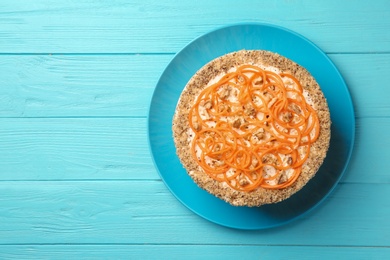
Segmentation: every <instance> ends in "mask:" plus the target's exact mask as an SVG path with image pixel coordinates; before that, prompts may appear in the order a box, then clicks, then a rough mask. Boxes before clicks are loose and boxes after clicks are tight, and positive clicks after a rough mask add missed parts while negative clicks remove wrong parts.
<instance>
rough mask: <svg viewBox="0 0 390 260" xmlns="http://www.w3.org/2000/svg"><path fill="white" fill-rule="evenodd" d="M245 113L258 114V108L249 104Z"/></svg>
mask: <svg viewBox="0 0 390 260" xmlns="http://www.w3.org/2000/svg"><path fill="white" fill-rule="evenodd" d="M245 114H246V115H248V116H256V109H254V108H253V107H251V106H249V107H247V108H246V109H245Z"/></svg>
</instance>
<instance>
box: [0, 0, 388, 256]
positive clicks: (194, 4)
mask: <svg viewBox="0 0 390 260" xmlns="http://www.w3.org/2000/svg"><path fill="white" fill-rule="evenodd" d="M238 22H264V23H269V24H275V25H279V26H283V27H286V28H288V29H291V30H293V31H295V32H297V33H300V34H302V35H303V36H305V37H307V38H308V39H310V40H311V41H313V42H314V43H315V44H316V45H317V46H319V47H320V48H321V49H322V50H323V51H324V52H326V54H327V55H328V56H329V57H330V59H331V60H332V61H333V62H334V63H335V65H336V66H337V68H338V69H339V71H340V72H341V74H342V75H343V77H344V79H345V82H346V84H347V85H348V88H349V91H350V93H351V96H352V100H353V103H354V106H355V112H356V140H355V148H354V152H353V155H352V159H351V162H350V164H349V167H348V169H347V171H346V173H345V175H344V177H343V178H342V180H341V182H340V183H339V185H338V186H337V187H336V189H335V190H334V192H333V193H332V194H331V195H330V196H329V197H328V199H327V200H326V201H325V202H324V203H323V204H322V205H321V206H320V207H318V208H316V209H315V210H314V211H312V212H311V213H310V214H308V215H305V216H304V217H302V218H300V219H299V220H297V221H294V222H292V223H290V224H288V225H284V226H281V227H278V228H273V229H266V230H258V231H243V230H236V229H230V228H226V227H222V226H219V225H216V224H214V223H211V222H209V221H207V220H205V219H203V218H201V217H199V216H198V215H196V214H194V213H193V212H192V211H190V210H188V209H187V208H186V207H185V206H183V205H182V204H181V203H180V202H179V201H178V200H177V199H176V198H175V197H174V196H173V195H172V194H171V193H170V192H169V190H168V189H167V187H166V186H165V184H164V183H163V181H162V180H161V178H160V176H159V175H158V173H157V171H156V169H155V167H154V165H153V162H152V158H151V155H150V152H149V148H148V141H147V138H148V137H147V113H148V107H149V102H150V99H151V96H152V93H153V90H154V88H155V86H156V83H157V81H158V78H159V76H160V75H161V73H162V72H163V70H164V68H165V67H166V66H167V65H168V63H169V62H170V60H171V59H172V58H173V57H174V55H175V54H176V53H177V52H179V51H180V50H181V49H182V48H183V47H184V46H185V45H186V44H187V43H189V42H190V41H191V40H193V39H194V38H196V37H198V36H200V35H202V34H204V33H206V32H208V31H210V30H214V29H216V28H219V27H221V26H225V25H229V24H234V23H238ZM389 28H390V4H389V2H388V1H386V0H383V1H339V0H332V1H330V0H328V1H299V0H285V1H276V0H275V1H240V3H239V2H238V1H235V2H233V1H232V2H230V3H229V2H226V1H204V0H197V1H162V2H159V1H138V2H137V1H124V0H123V1H120V0H118V1H108V0H107V1H103V0H101V1H80V0H77V1H76V0H68V1H50V0H36V1H20V0H19V1H13V0H3V1H1V3H0V54H1V58H0V117H1V118H0V158H1V160H0V194H1V196H0V258H1V259H6V258H15V259H25V258H53V259H60V258H64V259H71V258H75V259H83V258H104V259H109V258H115V259H116V258H125V259H128V258H133V259H145V258H151V259H161V258H164V259H172V258H176V259H181V258H185V259H189V258H194V259H201V258H205V257H213V258H217V257H221V258H222V257H223V258H225V259H226V258H227V259H237V258H238V257H239V258H241V259H247V258H250V257H252V258H257V259H296V258H299V259H312V258H314V257H315V258H316V259H319V258H323V259H331V258H335V259H341V258H343V259H345V258H349V259H370V258H371V259H382V258H384V257H386V256H387V257H389V256H390V221H389V218H390V199H389V198H390V173H389V170H388V166H389V159H390V149H388V147H390V138H389V132H390V118H389V112H390V106H389V104H390V103H389V97H390V96H389V95H390V90H389V89H390V88H389V82H390V73H389V71H390V55H389V53H390V31H389Z"/></svg>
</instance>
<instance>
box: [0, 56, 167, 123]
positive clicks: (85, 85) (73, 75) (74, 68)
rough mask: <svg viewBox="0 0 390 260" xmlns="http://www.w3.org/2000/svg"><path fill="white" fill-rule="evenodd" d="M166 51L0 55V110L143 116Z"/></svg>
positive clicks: (50, 114) (34, 114)
mask: <svg viewBox="0 0 390 260" xmlns="http://www.w3.org/2000/svg"><path fill="white" fill-rule="evenodd" d="M171 58H172V56H171V55H169V56H166V55H159V56H155V55H143V56H140V55H122V56H116V55H109V56H107V55H101V56H100V55H92V56H91V55H88V56H83V55H77V56H74V55H71V56H68V55H60V56H56V55H32V56H29V55H28V56H24V55H22V56H14V55H3V56H0V71H1V72H2V73H1V75H2V77H0V86H1V87H0V116H2V117H53V116H57V117H58V116H61V117H64V116H73V117H80V116H146V114H147V111H148V107H149V101H150V99H151V96H152V93H153V90H154V87H155V85H156V83H157V80H158V78H159V76H160V75H161V73H162V71H163V70H164V68H165V66H166V65H167V64H168V62H169V60H170V59H171Z"/></svg>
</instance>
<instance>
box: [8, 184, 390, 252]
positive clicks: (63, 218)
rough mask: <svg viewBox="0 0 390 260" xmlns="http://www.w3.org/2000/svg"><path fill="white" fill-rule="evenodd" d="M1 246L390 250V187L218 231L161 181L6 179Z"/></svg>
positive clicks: (340, 191)
mask: <svg viewBox="0 0 390 260" xmlns="http://www.w3.org/2000/svg"><path fill="white" fill-rule="evenodd" d="M0 193H1V194H2V196H1V197H0V222H1V225H0V244H3V245H7V244H8V245H9V244H22V245H23V244H37V245H39V244H42V243H44V244H80V243H81V244H95V243H99V244H100V243H103V244H105V243H109V244H118V243H120V244H122V243H125V244H137V245H143V244H166V245H172V244H177V245H193V244H201V245H209V244H222V245H261V246H271V245H276V246H278V245H295V246H299V245H310V246H364V247H372V246H375V247H378V246H381V247H389V246H390V237H389V236H388V234H389V232H390V223H389V221H388V219H389V217H390V211H389V208H390V201H389V200H388V199H387V198H389V196H390V185H389V184H342V185H340V186H339V187H338V188H337V189H336V190H335V192H334V193H333V194H332V196H330V197H329V198H328V200H327V201H326V202H325V203H324V204H323V205H322V206H321V207H319V208H317V209H316V210H315V211H313V212H311V213H310V214H309V215H307V216H305V217H304V218H302V219H301V220H299V221H295V222H293V223H290V224H289V225H287V226H283V227H280V228H275V229H269V230H265V231H254V232H250V231H240V230H233V229H228V228H224V227H221V226H218V225H216V224H213V223H210V222H208V221H206V220H204V219H202V218H200V217H199V216H197V215H195V214H193V213H192V212H191V211H189V210H188V209H187V208H185V207H184V206H183V205H181V204H180V203H179V202H178V201H177V200H176V199H175V198H174V197H173V196H172V195H171V194H170V192H169V191H168V189H167V188H166V187H165V185H164V184H163V183H162V182H160V181H127V182H125V181H111V182H108V181H104V182H102V181H85V182H0Z"/></svg>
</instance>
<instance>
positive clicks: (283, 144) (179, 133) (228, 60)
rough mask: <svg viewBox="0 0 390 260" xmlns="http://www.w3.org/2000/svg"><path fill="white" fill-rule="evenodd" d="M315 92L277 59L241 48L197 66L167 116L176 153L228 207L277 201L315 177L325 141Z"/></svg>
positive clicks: (306, 77)
mask: <svg viewBox="0 0 390 260" xmlns="http://www.w3.org/2000/svg"><path fill="white" fill-rule="evenodd" d="M330 125H331V121H330V114H329V109H328V105H327V102H326V99H325V97H324V95H323V93H322V91H321V88H320V86H319V85H318V83H317V82H316V80H315V79H314V78H313V77H312V76H311V74H310V73H309V72H308V71H307V70H306V69H305V68H303V67H302V66H300V65H298V64H297V63H295V62H293V61H292V60H290V59H288V58H286V57H283V56H281V55H279V54H276V53H272V52H269V51H263V50H241V51H237V52H232V53H228V54H226V55H224V56H221V57H218V58H216V59H214V60H212V61H211V62H209V63H208V64H206V65H205V66H203V67H202V68H201V69H200V70H199V71H198V72H197V73H196V74H195V75H194V76H193V77H192V78H191V79H190V80H189V82H188V83H187V85H186V86H185V88H184V90H183V91H182V93H181V96H180V99H179V101H178V104H177V106H176V111H175V114H174V117H173V123H172V129H173V138H174V142H175V146H176V152H177V155H178V157H179V158H180V161H181V163H182V164H183V166H184V168H185V169H186V171H187V173H188V174H189V176H191V178H192V179H193V180H194V181H195V183H196V184H198V186H199V187H201V188H202V189H205V190H206V191H208V192H209V193H211V194H213V195H215V196H216V197H218V198H220V199H222V200H224V201H226V202H228V203H230V204H232V205H234V206H261V205H263V204H270V203H276V202H280V201H282V200H285V199H287V198H289V197H290V196H291V195H293V194H294V193H296V192H297V191H299V190H300V189H301V188H302V187H303V186H305V185H306V184H307V182H308V181H309V180H310V179H311V178H312V177H313V176H314V175H315V174H316V173H317V171H318V169H319V168H320V166H321V165H322V163H323V161H324V159H325V156H326V153H327V151H328V148H329V142H330Z"/></svg>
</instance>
